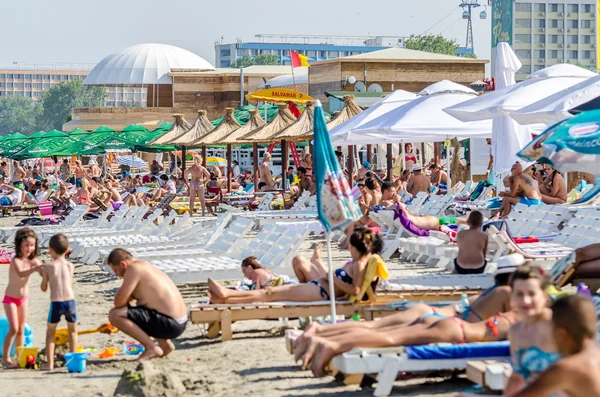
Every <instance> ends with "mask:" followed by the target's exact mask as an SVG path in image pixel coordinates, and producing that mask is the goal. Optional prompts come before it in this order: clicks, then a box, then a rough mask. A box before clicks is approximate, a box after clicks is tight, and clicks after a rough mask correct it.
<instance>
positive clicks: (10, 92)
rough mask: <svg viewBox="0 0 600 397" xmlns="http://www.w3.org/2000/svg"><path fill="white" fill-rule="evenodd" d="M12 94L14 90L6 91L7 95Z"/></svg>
mask: <svg viewBox="0 0 600 397" xmlns="http://www.w3.org/2000/svg"><path fill="white" fill-rule="evenodd" d="M12 94H14V92H12V91H8V92H7V93H6V95H12Z"/></svg>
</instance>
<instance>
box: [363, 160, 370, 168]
mask: <svg viewBox="0 0 600 397" xmlns="http://www.w3.org/2000/svg"><path fill="white" fill-rule="evenodd" d="M363 166H364V167H365V168H366V169H368V170H370V169H371V164H369V162H368V161H363Z"/></svg>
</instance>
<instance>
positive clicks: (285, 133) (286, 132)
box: [273, 101, 315, 141]
mask: <svg viewBox="0 0 600 397" xmlns="http://www.w3.org/2000/svg"><path fill="white" fill-rule="evenodd" d="M314 119H315V108H314V107H313V102H310V101H309V102H306V107H305V108H304V112H302V114H301V115H300V117H298V120H296V121H295V122H294V123H293V124H290V125H289V126H288V127H286V128H284V129H283V130H282V131H280V132H279V133H277V134H276V135H275V136H273V138H276V139H281V140H283V139H285V140H288V141H303V140H305V139H309V138H310V137H311V136H312V135H313V134H312V130H313V126H314Z"/></svg>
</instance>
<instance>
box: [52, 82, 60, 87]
mask: <svg viewBox="0 0 600 397" xmlns="http://www.w3.org/2000/svg"><path fill="white" fill-rule="evenodd" d="M57 85H60V83H52V84H50V87H56V86H57Z"/></svg>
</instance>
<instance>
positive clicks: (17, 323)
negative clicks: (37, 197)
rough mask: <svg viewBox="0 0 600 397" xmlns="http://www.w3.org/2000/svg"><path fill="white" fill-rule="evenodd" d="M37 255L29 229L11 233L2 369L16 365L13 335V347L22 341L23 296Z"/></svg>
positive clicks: (26, 291) (19, 344)
mask: <svg viewBox="0 0 600 397" xmlns="http://www.w3.org/2000/svg"><path fill="white" fill-rule="evenodd" d="M37 256H38V238H37V236H36V234H35V233H34V232H33V230H31V229H29V228H22V229H19V230H18V231H17V234H16V236H15V257H14V258H13V259H12V261H11V262H10V266H9V269H8V285H7V286H6V292H5V293H4V299H3V300H2V303H3V304H4V311H5V312H6V317H7V318H8V326H9V328H8V333H7V334H6V337H5V338H4V345H3V347H2V351H3V353H4V354H3V356H2V365H3V366H4V368H16V367H17V366H16V364H15V362H14V361H13V360H12V358H11V357H10V352H11V347H12V344H13V342H14V341H15V338H16V347H19V346H24V344H25V335H24V328H25V320H26V317H27V295H28V292H29V276H30V275H31V274H32V273H35V272H36V271H39V269H40V261H39V260H38V259H37Z"/></svg>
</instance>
